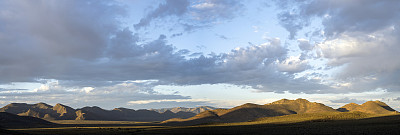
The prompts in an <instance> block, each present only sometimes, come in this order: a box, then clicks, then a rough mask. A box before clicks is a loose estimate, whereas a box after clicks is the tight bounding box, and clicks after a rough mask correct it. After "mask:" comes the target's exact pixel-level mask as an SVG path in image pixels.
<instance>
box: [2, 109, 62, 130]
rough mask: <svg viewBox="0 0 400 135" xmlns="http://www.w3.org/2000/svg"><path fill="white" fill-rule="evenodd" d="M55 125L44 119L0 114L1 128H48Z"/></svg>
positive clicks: (5, 113)
mask: <svg viewBox="0 0 400 135" xmlns="http://www.w3.org/2000/svg"><path fill="white" fill-rule="evenodd" d="M52 125H55V124H53V123H51V122H48V121H46V120H43V119H39V118H34V117H30V116H18V115H15V114H11V113H7V112H0V127H5V128H15V127H18V128H27V127H48V126H52Z"/></svg>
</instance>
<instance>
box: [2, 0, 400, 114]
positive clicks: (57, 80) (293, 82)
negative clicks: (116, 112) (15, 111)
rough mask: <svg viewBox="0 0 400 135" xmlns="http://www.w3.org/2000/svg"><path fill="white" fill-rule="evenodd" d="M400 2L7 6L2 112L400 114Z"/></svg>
mask: <svg viewBox="0 0 400 135" xmlns="http://www.w3.org/2000/svg"><path fill="white" fill-rule="evenodd" d="M398 5H400V1H398V0H380V1H376V0H296V1H291V2H287V1H280V0H269V1H265V0H165V1H164V0H126V1H125V0H115V1H99V0H0V105H1V106H4V105H6V104H9V103H12V102H25V103H38V102H46V103H49V104H53V105H54V104H55V103H63V104H66V105H69V106H71V107H75V108H79V107H84V106H100V107H103V108H106V109H112V108H114V107H127V108H133V109H141V108H147V109H148V108H164V107H178V106H182V107H196V106H202V105H209V106H215V107H233V106H236V105H241V104H244V103H247V102H250V103H257V104H265V103H269V102H272V101H275V100H279V99H282V98H287V99H296V98H305V99H308V100H310V101H313V102H321V103H324V104H326V105H329V106H332V107H334V108H337V107H339V106H341V105H344V104H345V103H350V102H355V103H363V102H365V101H369V100H381V101H384V102H386V103H388V104H389V105H390V106H392V107H393V108H395V109H397V110H400V60H399V59H400V14H399V12H400V6H398Z"/></svg>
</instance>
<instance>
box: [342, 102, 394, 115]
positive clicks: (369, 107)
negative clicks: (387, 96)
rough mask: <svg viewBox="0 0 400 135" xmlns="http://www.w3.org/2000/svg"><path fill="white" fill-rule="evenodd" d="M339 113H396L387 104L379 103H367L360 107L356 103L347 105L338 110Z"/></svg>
mask: <svg viewBox="0 0 400 135" xmlns="http://www.w3.org/2000/svg"><path fill="white" fill-rule="evenodd" d="M338 110H339V111H341V112H354V111H359V112H365V113H370V114H394V113H398V112H397V111H395V110H394V109H392V108H391V107H389V106H388V105H387V104H385V103H383V102H381V101H368V102H365V103H364V104H362V105H359V104H356V103H349V104H347V105H344V106H343V107H340V108H339V109H338Z"/></svg>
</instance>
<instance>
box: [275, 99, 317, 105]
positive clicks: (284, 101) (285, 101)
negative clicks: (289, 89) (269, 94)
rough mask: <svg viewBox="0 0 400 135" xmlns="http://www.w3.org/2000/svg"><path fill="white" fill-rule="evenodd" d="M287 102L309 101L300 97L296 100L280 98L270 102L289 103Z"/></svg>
mask: <svg viewBox="0 0 400 135" xmlns="http://www.w3.org/2000/svg"><path fill="white" fill-rule="evenodd" d="M289 103H310V101H308V100H306V99H302V98H298V99H296V100H290V99H281V100H278V101H275V102H272V103H271V104H289Z"/></svg>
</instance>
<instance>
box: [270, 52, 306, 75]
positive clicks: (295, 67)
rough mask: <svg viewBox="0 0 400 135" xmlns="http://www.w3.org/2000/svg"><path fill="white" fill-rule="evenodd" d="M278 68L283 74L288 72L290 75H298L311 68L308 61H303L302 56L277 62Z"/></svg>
mask: <svg viewBox="0 0 400 135" xmlns="http://www.w3.org/2000/svg"><path fill="white" fill-rule="evenodd" d="M276 66H277V68H278V70H279V71H281V72H288V73H298V72H302V71H304V70H307V69H309V68H310V67H311V66H310V65H308V61H307V60H301V59H300V55H299V56H297V57H295V56H290V57H289V58H287V59H285V60H284V61H279V60H278V61H276Z"/></svg>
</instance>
